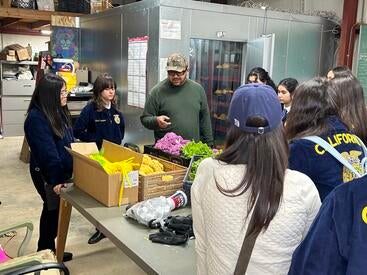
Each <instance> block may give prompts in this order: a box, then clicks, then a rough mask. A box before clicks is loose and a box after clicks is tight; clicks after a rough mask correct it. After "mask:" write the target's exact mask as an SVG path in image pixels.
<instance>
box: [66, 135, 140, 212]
mask: <svg viewBox="0 0 367 275" xmlns="http://www.w3.org/2000/svg"><path fill="white" fill-rule="evenodd" d="M102 147H103V150H104V157H105V158H106V159H108V160H109V161H111V162H117V161H122V160H125V159H129V158H131V157H134V158H135V160H134V163H138V164H139V167H140V165H141V162H142V159H143V155H142V154H140V153H137V152H134V151H133V150H130V149H128V148H125V147H122V146H119V145H116V144H114V143H111V142H108V141H106V140H104V141H103V144H102ZM67 150H68V151H69V152H70V154H71V155H72V156H73V166H74V184H75V185H76V186H78V187H79V188H80V189H82V190H83V191H84V192H86V193H87V194H89V195H91V196H92V197H93V198H95V199H96V200H98V201H99V202H101V203H103V204H104V205H106V206H108V207H111V206H117V205H118V201H119V192H120V186H121V174H119V173H117V174H112V175H109V174H107V173H106V172H105V171H104V170H103V168H102V166H101V165H100V164H99V163H98V162H96V161H95V160H92V159H90V158H89V155H90V154H94V153H98V148H97V145H96V144H95V143H72V144H71V149H69V148H67ZM129 175H130V179H132V181H133V182H134V184H133V186H132V187H130V186H128V184H127V183H126V182H125V184H124V186H125V187H124V193H123V197H122V204H129V203H135V202H137V201H138V178H139V177H138V175H139V171H138V170H136V171H133V172H131V173H129Z"/></svg>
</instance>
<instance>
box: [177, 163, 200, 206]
mask: <svg viewBox="0 0 367 275" xmlns="http://www.w3.org/2000/svg"><path fill="white" fill-rule="evenodd" d="M200 158H202V156H193V157H192V158H191V161H190V165H189V168H188V169H187V171H186V174H185V177H184V179H183V186H182V187H183V191H184V192H185V194H186V196H187V205H191V185H192V183H193V180H190V173H191V169H192V164H193V163H194V162H195V161H197V160H198V159H200Z"/></svg>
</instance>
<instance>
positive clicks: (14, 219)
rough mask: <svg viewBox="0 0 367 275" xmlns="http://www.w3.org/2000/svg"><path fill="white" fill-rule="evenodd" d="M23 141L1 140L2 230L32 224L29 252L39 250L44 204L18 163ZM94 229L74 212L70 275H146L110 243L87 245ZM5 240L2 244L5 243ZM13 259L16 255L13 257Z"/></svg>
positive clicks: (9, 247)
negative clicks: (39, 229) (12, 226)
mask: <svg viewBox="0 0 367 275" xmlns="http://www.w3.org/2000/svg"><path fill="white" fill-rule="evenodd" d="M22 142H23V137H5V138H3V139H0V201H1V205H0V226H5V225H7V224H12V223H18V222H21V221H26V220H30V221H32V222H33V224H34V226H35V229H34V232H33V237H32V241H31V243H30V244H29V245H28V252H29V253H30V252H34V251H36V249H37V240H38V222H39V216H40V213H41V208H42V200H41V198H40V197H39V195H38V193H37V192H36V190H35V188H34V186H33V183H32V180H31V177H30V175H29V167H28V164H25V163H23V162H22V161H20V160H19V153H20V150H21V146H22ZM94 231H95V229H94V227H93V226H92V225H91V224H90V223H89V222H88V221H87V220H86V219H85V218H84V217H83V216H81V215H80V214H79V212H77V211H76V210H73V211H72V217H71V222H70V227H69V234H68V239H67V243H66V251H70V252H72V253H73V254H74V258H73V260H72V261H70V262H67V263H66V265H67V267H68V268H69V270H70V272H71V274H78V275H79V274H80V275H83V274H131V275H135V274H145V273H144V272H143V271H142V270H141V269H140V268H139V267H138V266H137V265H136V264H135V263H134V262H133V261H131V260H130V259H129V258H128V257H127V256H126V255H125V254H124V253H122V252H121V251H120V250H119V249H117V248H116V247H115V246H114V245H113V244H112V243H111V242H110V241H109V240H108V239H104V240H102V241H101V242H99V243H98V244H94V245H88V243H87V240H88V238H89V237H90V236H91V235H92V234H93V233H94ZM22 234H23V232H19V233H18V235H17V236H16V237H15V238H14V239H13V240H11V241H10V242H9V243H8V244H6V250H7V251H8V252H9V253H15V252H14V247H13V246H14V245H15V244H16V243H17V242H19V240H20V239H21V235H22ZM6 241H7V240H6V239H5V238H1V239H0V244H2V245H4V244H5V243H6ZM11 255H14V254H11Z"/></svg>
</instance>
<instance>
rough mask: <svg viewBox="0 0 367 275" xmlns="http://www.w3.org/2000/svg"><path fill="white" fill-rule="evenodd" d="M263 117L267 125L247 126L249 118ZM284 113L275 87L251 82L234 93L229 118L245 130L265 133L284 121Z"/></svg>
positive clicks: (232, 122)
mask: <svg viewBox="0 0 367 275" xmlns="http://www.w3.org/2000/svg"><path fill="white" fill-rule="evenodd" d="M255 116H258V117H262V118H264V119H266V121H267V122H268V125H267V126H265V127H253V126H246V122H247V119H248V118H251V117H255ZM282 118H283V113H282V107H281V105H280V102H279V99H278V97H277V95H276V93H275V91H274V89H273V88H272V87H270V86H268V85H264V84H260V83H251V84H246V85H242V86H241V87H239V88H238V89H237V90H236V91H235V92H234V94H233V97H232V100H231V104H230V106H229V111H228V119H229V121H230V122H231V124H233V125H234V126H236V127H238V128H239V129H240V130H242V131H243V132H249V133H258V134H264V133H268V132H270V131H272V130H274V129H275V128H277V127H278V126H279V125H280V124H281V123H282Z"/></svg>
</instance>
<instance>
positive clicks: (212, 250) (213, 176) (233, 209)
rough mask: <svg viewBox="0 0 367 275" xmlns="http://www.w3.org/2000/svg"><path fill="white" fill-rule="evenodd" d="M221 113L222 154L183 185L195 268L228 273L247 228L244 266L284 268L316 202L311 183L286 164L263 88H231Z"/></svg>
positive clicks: (270, 95) (275, 109) (273, 109)
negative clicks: (251, 240)
mask: <svg viewBox="0 0 367 275" xmlns="http://www.w3.org/2000/svg"><path fill="white" fill-rule="evenodd" d="M228 118H229V121H230V123H231V126H230V129H229V130H228V134H227V136H226V143H225V148H224V151H223V153H221V154H220V155H219V156H218V157H217V158H207V159H205V160H203V161H202V162H201V164H200V165H199V167H198V170H197V174H196V177H195V180H194V182H193V185H192V188H191V203H192V215H193V222H194V233H195V236H196V240H195V249H196V255H197V273H198V274H233V272H234V270H235V266H236V262H237V259H238V257H239V253H240V249H241V245H242V243H243V240H244V237H245V233H246V232H249V234H251V233H259V235H258V237H257V239H256V243H255V246H254V248H253V251H252V254H251V258H250V261H249V265H248V268H247V272H248V273H249V274H286V273H287V272H288V269H289V266H290V262H291V257H292V253H293V251H294V250H295V249H296V247H297V246H298V245H299V243H300V242H301V240H302V239H303V237H304V235H305V234H306V233H307V230H308V228H309V226H310V225H311V223H312V221H313V219H314V217H315V216H316V213H317V211H318V209H319V207H320V198H319V195H318V193H317V189H316V188H315V186H314V184H313V182H312V181H311V180H310V179H309V178H308V177H307V176H305V175H304V174H302V173H299V172H297V171H292V170H289V169H287V165H288V143H287V140H286V138H285V135H284V131H283V124H282V110H281V105H280V102H279V100H278V98H277V96H276V94H275V93H274V91H273V89H272V88H271V87H270V86H267V85H263V84H246V85H243V86H241V87H239V88H238V89H237V90H236V91H235V93H234V95H233V98H232V100H231V104H230V107H229V113H228ZM250 220H251V221H252V222H251V225H249V223H250Z"/></svg>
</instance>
